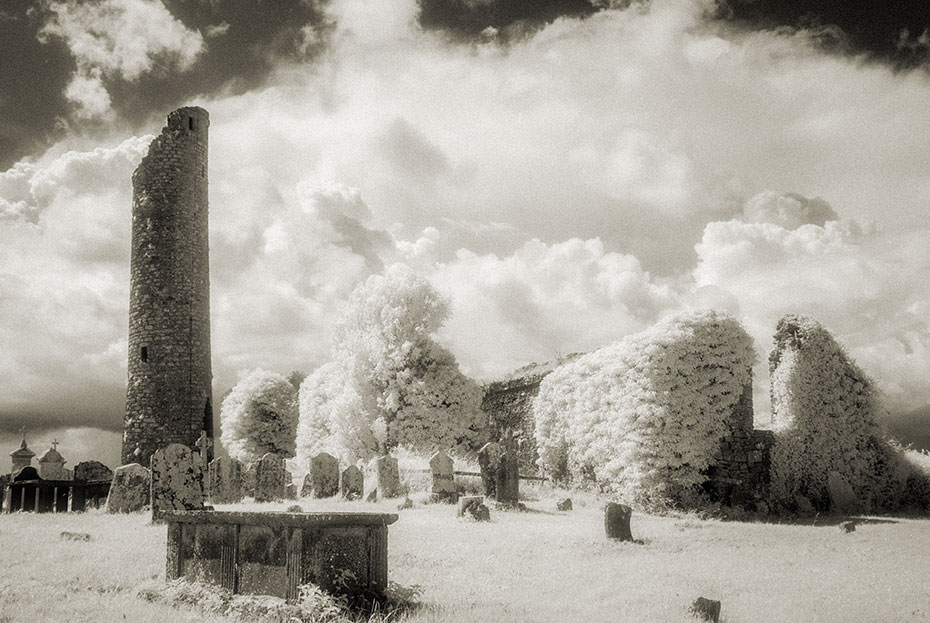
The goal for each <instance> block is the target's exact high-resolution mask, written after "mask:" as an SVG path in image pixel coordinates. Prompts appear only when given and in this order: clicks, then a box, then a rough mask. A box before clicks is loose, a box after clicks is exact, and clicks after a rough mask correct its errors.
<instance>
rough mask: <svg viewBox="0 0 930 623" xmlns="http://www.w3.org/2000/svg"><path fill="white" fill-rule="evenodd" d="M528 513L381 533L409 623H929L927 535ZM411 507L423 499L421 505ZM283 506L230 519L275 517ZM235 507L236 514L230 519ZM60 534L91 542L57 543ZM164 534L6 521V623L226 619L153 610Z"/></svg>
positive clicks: (62, 521) (138, 518)
mask: <svg viewBox="0 0 930 623" xmlns="http://www.w3.org/2000/svg"><path fill="white" fill-rule="evenodd" d="M524 491H525V492H526V493H527V498H528V500H527V506H528V507H529V509H530V510H529V512H525V513H519V512H503V511H494V510H493V509H492V521H491V523H489V524H482V523H474V522H470V521H466V520H463V519H459V518H457V517H456V516H455V508H454V507H453V506H446V505H422V504H417V505H416V506H415V507H414V508H413V509H410V510H405V511H402V512H401V513H400V515H401V517H400V519H399V520H398V522H397V523H395V524H394V525H393V526H391V528H390V539H389V548H390V552H389V561H390V576H391V580H392V581H393V582H395V583H397V584H399V585H401V586H406V587H412V586H419V587H421V588H422V594H421V597H420V601H421V602H422V603H423V604H424V607H423V608H421V609H419V610H417V611H414V612H412V613H408V614H406V615H403V616H402V617H400V619H401V620H402V621H406V622H407V623H425V622H433V621H443V622H446V621H451V622H465V621H469V622H471V621H476V620H492V621H494V620H509V621H559V622H563V621H656V622H667V621H689V620H691V619H689V617H688V615H687V608H688V605H689V604H690V603H691V602H692V601H693V600H694V599H695V598H696V597H698V596H704V597H708V598H712V599H720V600H721V601H722V602H723V608H722V617H721V619H722V620H723V621H726V622H728V623H736V622H744V621H745V622H766V621H779V622H781V621H791V622H795V621H926V620H930V566H928V565H927V564H926V561H927V560H928V556H930V521H928V520H917V519H881V520H873V521H865V522H864V523H861V524H860V525H858V526H857V529H856V531H855V532H853V533H850V534H846V533H844V532H843V531H842V530H840V529H839V528H838V527H837V526H836V523H837V521H836V520H834V521H825V520H823V521H820V522H818V524H817V525H810V524H807V525H800V524H796V525H787V524H782V525H775V524H763V523H735V522H721V521H716V520H703V519H699V518H697V517H692V516H686V517H678V518H673V517H654V516H647V515H642V514H634V516H633V523H632V528H633V534H634V536H635V537H637V538H639V539H643V540H645V542H646V543H645V544H644V545H634V544H629V543H614V542H608V541H606V540H605V538H604V532H603V525H602V510H601V509H602V501H600V500H598V499H597V498H595V497H594V496H593V495H590V494H580V493H573V494H571V497H572V498H573V500H574V503H575V510H573V511H570V512H567V513H559V512H556V511H555V501H556V499H558V498H559V497H564V495H565V493H564V492H560V491H552V490H549V489H548V488H546V487H545V486H537V487H534V488H532V489H530V488H529V487H525V488H524ZM412 497H414V499H415V500H416V499H417V497H418V496H416V494H415V495H414V496H412ZM300 503H301V504H302V506H303V507H304V509H305V510H326V509H329V510H333V509H339V510H348V509H352V510H378V511H392V512H393V511H394V509H395V507H396V505H397V501H386V502H381V503H378V504H362V503H358V502H355V503H340V502H332V501H316V500H301V502H300ZM288 505H289V504H265V505H239V506H238V508H249V509H250V510H259V509H262V510H281V509H283V508H285V507H286V506H288ZM223 508H230V509H231V508H234V507H223ZM62 531H70V532H86V533H89V534H91V536H92V540H91V541H89V542H83V541H70V540H68V541H63V540H60V539H59V534H60V533H61V532H62ZM165 539H166V529H165V527H164V526H153V525H150V524H149V523H148V519H147V517H146V516H145V515H141V514H138V515H131V516H109V515H102V514H98V513H93V512H92V513H85V514H74V515H31V514H15V515H2V516H0V552H2V555H0V560H2V563H3V564H2V566H0V622H6V621H27V620H45V621H131V622H132V623H143V622H147V621H153V622H154V621H166V620H171V621H178V622H181V621H231V620H234V619H232V618H229V617H220V616H211V615H208V614H204V613H202V612H200V611H198V610H195V609H190V610H185V609H175V608H172V607H170V606H168V605H165V604H163V603H158V602H156V603H151V602H149V601H146V600H145V599H143V598H142V597H140V596H139V594H138V593H139V589H140V588H141V587H144V586H151V585H152V584H153V583H155V584H156V585H157V584H160V583H162V582H164V561H165Z"/></svg>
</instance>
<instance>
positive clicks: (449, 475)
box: [429, 450, 459, 503]
mask: <svg viewBox="0 0 930 623" xmlns="http://www.w3.org/2000/svg"><path fill="white" fill-rule="evenodd" d="M429 468H430V471H431V472H432V473H433V488H432V491H431V492H430V493H431V495H430V500H431V501H433V502H451V503H455V501H456V500H457V499H458V497H459V496H458V493H456V491H455V476H454V466H453V463H452V459H451V458H449V455H448V454H446V453H445V452H443V451H442V450H437V451H436V452H434V453H433V455H432V456H431V457H429Z"/></svg>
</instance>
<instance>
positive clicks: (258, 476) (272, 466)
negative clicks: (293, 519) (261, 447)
mask: <svg viewBox="0 0 930 623" xmlns="http://www.w3.org/2000/svg"><path fill="white" fill-rule="evenodd" d="M289 482H290V478H289V477H288V472H287V469H286V468H285V465H284V458H282V457H281V456H278V455H277V454H272V453H271V452H267V453H265V455H264V456H263V457H262V458H260V459H259V460H258V462H257V463H256V464H255V501H256V502H273V501H275V500H283V499H285V498H286V497H287V485H288V483H289Z"/></svg>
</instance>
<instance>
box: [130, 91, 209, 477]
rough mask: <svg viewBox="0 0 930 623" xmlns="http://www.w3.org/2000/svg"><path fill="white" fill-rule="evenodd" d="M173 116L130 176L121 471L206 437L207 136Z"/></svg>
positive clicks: (202, 128) (184, 113) (189, 119)
mask: <svg viewBox="0 0 930 623" xmlns="http://www.w3.org/2000/svg"><path fill="white" fill-rule="evenodd" d="M209 125H210V118H209V115H208V114H207V111H205V110H203V109H202V108H196V107H189V108H180V109H178V110H176V111H174V112H172V113H171V114H169V115H168V125H167V126H166V127H165V128H163V129H162V131H161V134H160V135H159V136H158V137H157V138H156V139H155V140H154V141H152V144H151V145H150V146H149V152H148V154H147V155H146V156H145V158H143V159H142V162H141V163H140V164H139V166H138V168H136V170H135V172H134V173H133V176H132V183H133V203H132V252H131V254H132V255H131V277H130V305H129V374H128V387H127V392H126V419H125V428H124V434H123V450H122V462H123V464H126V463H141V464H142V465H148V462H149V458H150V457H151V455H152V453H153V452H155V450H157V449H159V448H162V447H164V446H167V445H168V444H171V443H180V444H184V445H186V446H189V447H193V446H194V444H195V442H196V440H197V438H198V437H199V435H200V432H201V431H202V430H206V431H207V434H208V435H209V436H211V437H212V436H213V404H212V403H213V399H212V380H213V373H212V369H211V364H210V270H209V244H208V231H207V208H208V206H207V130H208V128H209Z"/></svg>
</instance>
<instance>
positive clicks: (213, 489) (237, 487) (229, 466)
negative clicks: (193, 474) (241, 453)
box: [207, 456, 242, 504]
mask: <svg viewBox="0 0 930 623" xmlns="http://www.w3.org/2000/svg"><path fill="white" fill-rule="evenodd" d="M207 490H208V493H209V496H210V501H211V502H213V503H214V504H238V503H239V502H241V501H242V463H241V462H239V461H238V460H236V459H233V458H229V457H224V456H221V457H219V458H215V459H213V460H212V461H210V469H209V470H208V472H207Z"/></svg>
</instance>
